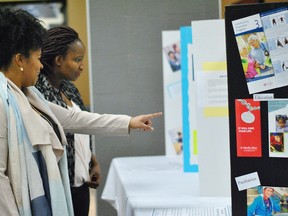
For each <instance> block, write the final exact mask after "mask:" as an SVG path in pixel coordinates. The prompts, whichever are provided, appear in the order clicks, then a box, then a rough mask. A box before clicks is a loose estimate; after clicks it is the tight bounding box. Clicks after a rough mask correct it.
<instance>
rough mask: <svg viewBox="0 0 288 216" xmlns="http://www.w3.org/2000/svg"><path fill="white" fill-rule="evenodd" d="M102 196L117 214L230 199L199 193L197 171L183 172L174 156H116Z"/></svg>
mask: <svg viewBox="0 0 288 216" xmlns="http://www.w3.org/2000/svg"><path fill="white" fill-rule="evenodd" d="M101 198H102V199H103V200H105V201H107V202H109V203H110V204H111V205H112V206H113V207H114V208H115V209H116V210H117V213H118V216H141V215H145V216H147V215H152V213H151V212H152V211H153V209H162V208H187V207H195V205H201V203H202V204H203V203H204V204H207V203H209V202H210V204H211V205H212V206H213V205H214V204H215V203H216V204H217V203H222V204H223V203H228V204H229V203H230V198H225V199H224V201H223V199H222V198H220V199H219V198H217V197H216V198H208V199H207V198H203V197H199V180H198V173H184V172H183V165H182V159H181V158H180V157H175V156H171V157H169V156H143V157H123V158H114V159H113V160H112V162H111V164H110V168H109V172H108V176H107V180H106V183H105V186H104V190H103V193H102V196H101Z"/></svg>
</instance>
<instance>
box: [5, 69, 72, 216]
mask: <svg viewBox="0 0 288 216" xmlns="http://www.w3.org/2000/svg"><path fill="white" fill-rule="evenodd" d="M30 89H31V90H32V91H33V92H34V93H36V94H37V95H38V96H39V98H40V99H41V100H42V101H43V102H44V103H45V104H46V105H47V107H48V108H49V106H48V104H47V102H46V101H45V99H44V97H43V96H42V95H41V93H40V92H39V91H38V90H37V89H36V88H34V87H32V88H30ZM0 96H1V98H2V101H3V104H4V108H5V112H6V117H7V118H6V119H7V128H8V149H9V160H10V159H11V157H12V158H14V159H15V160H16V161H17V160H18V161H17V162H16V163H15V162H13V163H9V164H10V165H11V164H12V165H11V167H9V168H10V170H11V173H10V176H9V178H10V181H11V183H12V188H13V193H14V196H15V197H20V199H17V198H16V204H17V207H18V211H19V214H20V215H23V216H30V215H33V216H38V215H39V216H40V215H41V216H50V215H54V216H56V215H59V216H60V215H61V216H62V215H67V216H68V215H69V216H72V215H73V207H72V202H71V194H70V191H69V181H68V169H67V158H66V151H64V154H63V156H62V158H61V160H60V161H59V162H58V166H57V162H56V161H55V163H53V164H56V166H57V167H55V165H54V166H53V165H51V163H50V162H51V157H48V159H47V156H46V155H45V157H44V156H43V154H42V153H43V152H44V153H45V154H47V152H48V153H50V152H52V151H51V150H50V149H51V147H50V149H49V150H50V151H49V150H48V151H47V146H44V147H43V146H41V145H40V146H38V145H35V146H32V144H31V142H30V140H29V136H28V134H27V131H26V129H25V126H24V123H23V119H22V117H21V111H20V107H19V105H18V103H17V100H16V97H15V95H14V94H13V91H12V90H11V89H10V86H9V84H8V83H7V79H6V77H5V76H4V74H3V73H1V72H0ZM11 108H12V109H11ZM11 116H12V117H13V118H11ZM11 119H12V120H11ZM11 121H14V122H13V124H12V123H11ZM14 124H15V126H16V131H17V142H13V137H11V136H12V135H11V130H12V129H11V127H13V126H14ZM14 139H15V138H14ZM15 156H16V157H17V156H18V158H15ZM15 160H14V161H15ZM52 160H53V159H52ZM49 161H50V162H49ZM57 168H58V169H59V171H60V176H59V175H58V178H56V179H55V175H53V177H51V176H50V175H51V174H50V173H51V172H53V171H52V170H49V169H54V171H55V169H57ZM17 172H18V173H17ZM19 173H20V174H19ZM17 177H18V178H19V177H20V178H21V181H20V184H19V185H17V184H16V186H15V185H14V186H13V178H17ZM17 188H18V189H19V188H20V189H19V190H17ZM19 200H20V201H19Z"/></svg>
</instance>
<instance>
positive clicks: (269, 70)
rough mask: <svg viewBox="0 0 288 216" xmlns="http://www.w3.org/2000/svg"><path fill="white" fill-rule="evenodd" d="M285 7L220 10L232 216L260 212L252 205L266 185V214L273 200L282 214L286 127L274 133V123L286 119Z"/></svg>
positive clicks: (284, 207) (267, 5) (284, 209)
mask: <svg viewBox="0 0 288 216" xmlns="http://www.w3.org/2000/svg"><path fill="white" fill-rule="evenodd" d="M287 6H288V3H287V2H286V3H284V2H282V3H265V4H247V5H234V6H227V7H226V9H225V32H226V49H227V71H228V101H229V137H230V138H229V139H230V159H231V189H232V193H231V195H232V215H254V213H256V214H259V212H258V213H257V212H256V211H258V210H257V209H256V208H254V207H253V205H255V202H256V199H263V198H261V196H260V197H259V195H261V194H263V192H264V194H265V191H266V189H267V188H266V189H265V187H268V188H270V189H271V188H272V189H271V191H270V193H271V194H270V195H271V196H270V195H269V196H270V198H269V199H270V201H269V202H270V203H269V204H270V205H269V206H268V207H267V208H266V209H265V210H266V211H268V212H269V211H270V209H271V208H272V207H271V206H272V205H271V203H272V202H273V203H274V204H273V206H278V207H279V208H278V209H274V210H273V211H274V212H278V213H281V215H287V201H288V200H287V187H288V175H287V172H286V166H285V165H284V164H286V162H287V148H288V137H287V132H286V130H285V128H286V125H285V124H284V123H283V122H282V126H281V125H280V124H279V126H281V129H280V130H279V128H278V123H277V121H278V120H279V119H282V120H283V119H284V121H286V118H287V116H288V106H287V99H288V85H287V84H288V83H287V78H286V77H287V71H286V61H287V60H288V57H287V54H286V53H288V52H287V48H288V41H286V36H287V38H288V31H287V22H288V12H287ZM286 42H287V43H286ZM255 43H257V45H255ZM260 44H263V45H260ZM264 47H265V48H264ZM260 53H261V54H260ZM260 56H261V58H262V59H263V61H262V62H261V60H260ZM248 72H249V73H248ZM251 73H253V74H254V75H251ZM280 116H282V117H283V118H280ZM285 116H286V118H285ZM286 139H287V140H286ZM257 197H258V198H257ZM263 203H264V202H263ZM250 206H252V207H250ZM255 206H256V205H255ZM271 211H272V210H271ZM247 212H248V213H247ZM259 215H263V214H261V213H260V214H259ZM265 215H266V214H265Z"/></svg>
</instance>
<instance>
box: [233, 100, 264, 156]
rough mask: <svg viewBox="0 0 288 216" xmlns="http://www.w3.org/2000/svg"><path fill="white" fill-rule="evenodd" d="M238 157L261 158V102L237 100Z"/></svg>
mask: <svg viewBox="0 0 288 216" xmlns="http://www.w3.org/2000/svg"><path fill="white" fill-rule="evenodd" d="M235 113H236V143H237V157H261V156H262V146H261V121H260V101H254V100H253V99H236V100H235Z"/></svg>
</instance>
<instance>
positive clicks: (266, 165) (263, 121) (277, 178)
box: [225, 2, 288, 215]
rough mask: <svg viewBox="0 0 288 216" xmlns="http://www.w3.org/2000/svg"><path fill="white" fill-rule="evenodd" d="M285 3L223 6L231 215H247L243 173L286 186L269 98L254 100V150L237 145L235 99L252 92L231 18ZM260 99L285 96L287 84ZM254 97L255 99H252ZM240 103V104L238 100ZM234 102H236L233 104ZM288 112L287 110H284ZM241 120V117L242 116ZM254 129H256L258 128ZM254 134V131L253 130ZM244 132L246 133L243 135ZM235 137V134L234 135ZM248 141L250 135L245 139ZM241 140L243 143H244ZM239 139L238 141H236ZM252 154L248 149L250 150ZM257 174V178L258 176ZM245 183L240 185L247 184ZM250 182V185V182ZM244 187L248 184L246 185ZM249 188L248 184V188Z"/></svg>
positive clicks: (261, 182) (287, 178) (264, 182)
mask: <svg viewBox="0 0 288 216" xmlns="http://www.w3.org/2000/svg"><path fill="white" fill-rule="evenodd" d="M287 5H288V3H287V2H286V3H284V2H282V3H266V4H247V5H234V6H227V7H226V9H225V28H226V30H225V31H226V49H227V69H228V98H229V130H230V132H229V134H230V158H231V190H232V191H231V195H232V215H247V202H248V198H247V190H246V189H245V187H244V190H243V189H241V187H239V182H237V178H239V177H241V176H246V175H252V176H253V177H252V178H251V181H252V182H253V181H254V180H255V182H254V183H255V185H256V184H257V180H259V185H262V186H263V185H269V186H273V187H288V174H287V167H286V166H285V164H286V163H287V157H286V158H284V157H271V155H270V148H269V145H270V144H269V121H268V116H269V112H268V101H267V100H260V101H258V102H256V106H255V107H257V106H258V105H259V106H260V110H259V109H255V110H256V112H258V113H259V116H258V117H256V118H258V120H259V125H258V126H256V127H259V128H258V129H259V131H260V133H259V135H257V136H258V137H256V138H255V137H250V138H251V139H256V142H259V143H260V146H258V148H257V150H258V153H257V152H254V153H253V152H252V154H251V155H249V153H247V152H249V151H247V152H246V154H245V152H244V155H241V154H240V153H241V152H240V148H239V134H240V133H239V131H238V130H239V128H238V125H237V115H239V112H238V111H237V107H238V105H237V99H244V100H245V101H246V104H247V101H249V99H252V100H250V102H255V100H254V99H255V98H254V97H255V93H253V94H251V93H249V90H248V87H247V80H246V78H245V76H244V73H243V67H242V63H241V60H240V55H239V50H238V46H237V41H236V39H235V32H234V29H233V25H232V21H234V20H237V19H241V18H244V17H248V16H250V15H254V14H257V13H262V12H265V11H269V10H274V9H277V8H280V7H283V6H287ZM257 94H259V96H260V98H261V94H262V96H263V97H262V99H263V98H264V95H265V96H267V97H269V96H271V95H272V96H273V97H274V99H280V98H282V99H283V98H288V86H287V85H286V86H283V87H277V88H273V89H269V90H265V91H260V92H257ZM253 98H254V99H253ZM245 101H244V102H243V100H242V101H238V104H240V106H241V105H244V106H245ZM241 102H242V103H241ZM235 103H236V105H237V106H236V105H235ZM286 111H287V113H288V109H287V110H286ZM242 119H243V118H242ZM258 129H257V128H255V130H258ZM256 134H257V133H256ZM246 135H247V134H246ZM237 136H238V137H237ZM245 139H246V140H244V141H247V142H248V140H249V136H246V138H245ZM244 141H243V142H244ZM237 142H238V143H237ZM250 153H251V152H250ZM258 177H259V179H257V178H258ZM246 183H247V181H246V182H244V183H243V184H246ZM252 185H253V184H252ZM246 186H247V185H246ZM247 188H248V187H247Z"/></svg>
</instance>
